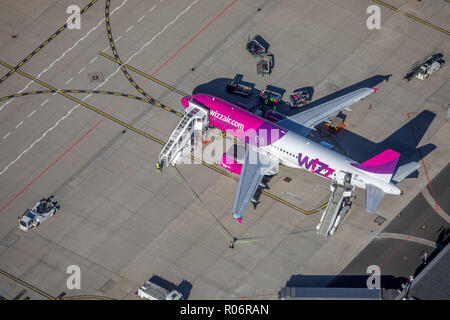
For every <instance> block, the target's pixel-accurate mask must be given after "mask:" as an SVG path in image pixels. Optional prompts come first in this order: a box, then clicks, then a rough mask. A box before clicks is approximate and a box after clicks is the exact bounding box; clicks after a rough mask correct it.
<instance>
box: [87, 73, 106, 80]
mask: <svg viewBox="0 0 450 320" xmlns="http://www.w3.org/2000/svg"><path fill="white" fill-rule="evenodd" d="M88 75H89V82H103V79H104V78H103V73H101V72H89V73H88Z"/></svg>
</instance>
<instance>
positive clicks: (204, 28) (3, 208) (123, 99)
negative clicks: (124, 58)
mask: <svg viewBox="0 0 450 320" xmlns="http://www.w3.org/2000/svg"><path fill="white" fill-rule="evenodd" d="M237 1H238V0H234V1H233V2H232V3H230V4H229V5H228V6H227V7H225V9H223V10H222V11H221V12H220V13H219V14H218V15H217V16H216V17H215V18H214V19H212V20H211V21H210V22H209V23H208V24H207V25H206V26H205V27H203V29H202V30H200V31H199V32H198V33H197V34H196V35H195V36H194V37H193V38H192V39H191V40H189V41H188V42H186V43H185V44H184V45H183V46H182V47H181V48H180V49H178V50H177V52H176V53H175V54H174V55H172V56H171V57H170V58H169V59H167V60H166V61H165V62H164V63H163V64H162V65H161V66H159V67H158V69H156V71H155V72H153V73H152V76H154V75H155V74H157V73H158V72H159V71H161V69H162V68H163V67H164V66H165V65H167V64H168V63H169V61H170V60H172V59H173V58H174V57H175V56H176V55H178V53H180V52H181V51H182V50H183V49H184V48H185V47H186V46H187V45H188V44H189V43H191V42H192V41H193V40H194V39H195V38H196V37H197V36H198V35H199V34H200V33H202V32H203V31H205V30H206V29H207V28H208V27H209V26H210V25H211V24H212V23H213V22H214V21H216V20H217V18H219V17H220V16H221V15H222V14H223V13H224V12H225V11H227V10H228V9H229V8H230V7H231V6H232V5H233V4H234V3H236V2H237ZM148 80H149V79H146V80H145V81H144V82H143V83H142V84H144V83H146V82H147V81H148ZM126 100H127V98H122V101H120V102H119V103H118V104H117V105H116V106H115V107H114V108H113V109H112V110H111V112H114V111H116V110H117V108H119V106H120V105H122V104H123V103H124V102H125V101H126ZM103 120H105V118H102V119H100V120H99V121H98V122H97V123H96V124H95V125H94V126H93V127H92V128H90V129H89V130H88V131H87V132H86V133H84V134H83V135H82V136H81V137H80V138H79V139H78V140H77V141H76V142H75V143H74V144H72V145H71V146H70V147H69V148H68V149H67V150H66V151H64V153H63V154H62V155H60V156H59V157H58V158H57V159H56V160H55V161H54V162H53V163H52V164H51V165H50V166H48V167H47V168H46V169H45V170H44V171H42V172H41V173H40V174H39V175H38V176H37V177H36V178H34V179H33V180H32V181H31V182H30V183H29V184H28V185H27V186H26V187H25V188H23V189H22V190H21V191H20V192H19V193H18V194H16V195H15V196H14V197H13V198H12V199H11V200H9V201H8V202H7V203H6V204H5V205H4V206H3V207H2V208H1V209H0V212H2V211H3V210H5V209H6V208H7V207H8V206H9V205H10V204H11V203H13V202H14V201H15V200H16V199H17V198H18V197H19V196H20V195H21V194H22V193H24V192H25V191H26V190H27V189H28V188H29V187H30V186H31V185H32V184H33V183H35V182H36V181H37V180H38V179H39V178H40V177H42V176H43V175H44V174H45V173H46V172H47V171H48V170H49V169H50V168H51V167H53V166H54V165H55V164H56V163H58V161H59V160H61V159H62V158H63V157H64V156H65V155H66V154H67V153H68V152H69V151H70V150H72V149H73V148H74V147H75V146H76V145H78V144H79V143H80V142H81V141H82V140H84V138H86V137H87V136H88V135H89V134H90V133H91V132H92V131H93V130H94V129H95V128H97V127H98V126H99V125H100V124H101V123H102V122H103Z"/></svg>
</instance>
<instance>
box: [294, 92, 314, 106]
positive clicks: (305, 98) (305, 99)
mask: <svg viewBox="0 0 450 320" xmlns="http://www.w3.org/2000/svg"><path fill="white" fill-rule="evenodd" d="M289 101H290V102H291V108H295V107H296V108H300V107H303V106H305V105H307V104H308V103H309V102H310V101H311V95H310V94H309V92H308V91H296V92H294V93H292V94H291V95H290V96H289Z"/></svg>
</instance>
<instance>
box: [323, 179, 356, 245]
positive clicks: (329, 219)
mask: <svg viewBox="0 0 450 320" xmlns="http://www.w3.org/2000/svg"><path fill="white" fill-rule="evenodd" d="M345 175H346V177H345V178H344V179H343V183H338V181H336V180H333V182H332V183H331V185H330V189H331V196H330V200H329V201H328V206H327V207H326V209H325V211H324V213H323V214H322V218H321V219H320V222H319V224H318V225H317V227H316V230H317V233H318V234H321V235H324V236H328V235H333V233H334V231H336V228H337V227H338V225H339V222H340V221H341V220H343V219H344V217H345V215H346V214H347V212H348V210H349V209H350V206H351V201H350V198H351V197H352V194H353V191H354V190H355V187H353V186H352V185H351V184H350V183H349V181H350V179H351V176H350V177H348V176H347V175H348V174H345ZM339 182H341V181H339Z"/></svg>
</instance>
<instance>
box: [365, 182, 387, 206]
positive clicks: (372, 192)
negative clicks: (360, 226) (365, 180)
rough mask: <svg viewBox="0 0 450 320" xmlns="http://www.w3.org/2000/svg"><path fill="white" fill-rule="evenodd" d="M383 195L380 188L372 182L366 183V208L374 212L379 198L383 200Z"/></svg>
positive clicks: (379, 200)
mask: <svg viewBox="0 0 450 320" xmlns="http://www.w3.org/2000/svg"><path fill="white" fill-rule="evenodd" d="M384 195H385V193H384V191H383V190H381V189H380V188H378V187H376V186H374V185H372V184H366V210H367V211H369V212H370V213H374V212H375V210H376V209H377V208H378V205H379V204H380V202H381V200H383V198H384Z"/></svg>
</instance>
